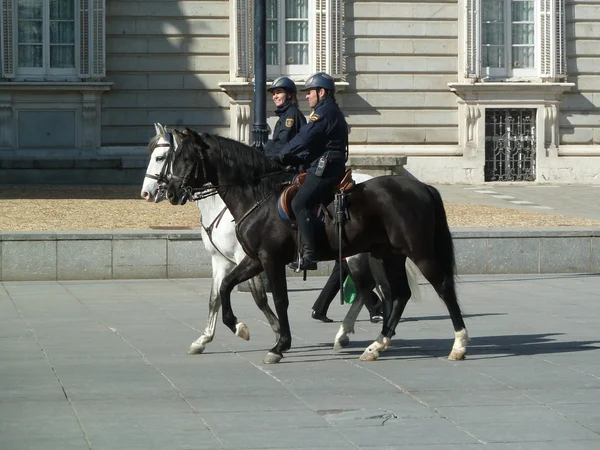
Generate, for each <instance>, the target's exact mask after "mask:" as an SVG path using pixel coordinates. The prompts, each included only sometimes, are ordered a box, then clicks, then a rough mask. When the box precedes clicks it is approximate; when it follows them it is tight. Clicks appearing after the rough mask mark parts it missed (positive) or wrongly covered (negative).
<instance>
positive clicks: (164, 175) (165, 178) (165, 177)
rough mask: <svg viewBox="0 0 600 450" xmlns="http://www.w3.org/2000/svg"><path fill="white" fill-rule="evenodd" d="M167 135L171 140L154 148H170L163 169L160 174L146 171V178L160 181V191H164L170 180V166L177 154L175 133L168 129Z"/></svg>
mask: <svg viewBox="0 0 600 450" xmlns="http://www.w3.org/2000/svg"><path fill="white" fill-rule="evenodd" d="M166 133H167V136H168V137H169V142H168V143H166V144H157V145H156V146H155V147H154V148H155V149H156V148H165V147H168V148H169V150H167V155H166V156H165V163H164V164H163V166H162V169H161V170H160V173H159V174H156V175H155V174H151V173H146V175H145V176H146V178H150V179H151V180H156V182H157V183H158V190H159V192H164V190H165V188H166V186H167V183H168V182H169V174H168V170H169V169H168V167H169V165H170V163H171V160H172V159H173V155H174V154H175V146H174V145H173V141H174V140H173V133H171V132H170V131H167V132H166Z"/></svg>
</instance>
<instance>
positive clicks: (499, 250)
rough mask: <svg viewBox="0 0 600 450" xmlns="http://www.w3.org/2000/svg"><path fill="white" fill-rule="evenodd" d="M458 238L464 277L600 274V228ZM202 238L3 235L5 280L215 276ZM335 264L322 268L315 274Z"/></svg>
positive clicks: (475, 232)
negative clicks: (474, 275)
mask: <svg viewBox="0 0 600 450" xmlns="http://www.w3.org/2000/svg"><path fill="white" fill-rule="evenodd" d="M452 235H453V238H454V247H455V254H456V265H457V273H458V274H459V275H466V274H544V273H597V272H600V229H597V228H568V229H565V228H459V229H454V230H452ZM201 240H202V238H201V235H200V231H196V230H190V231H187V230H186V231H183V230H182V231H156V230H153V231H145V230H142V231H136V230H124V231H113V230H110V231H106V232H104V231H96V232H93V231H85V232H67V231H66V232H27V233H11V232H3V233H0V281H57V280H110V279H152V278H155V279H158V278H210V277H211V276H212V269H211V262H210V261H211V259H210V255H209V254H208V252H207V251H206V249H205V248H204V245H202V243H201V242H200V241H201ZM332 267H333V263H331V262H328V263H324V264H319V270H318V271H317V273H316V274H317V275H329V273H330V271H331V269H332ZM288 275H290V276H291V275H293V274H292V273H291V272H289V273H288Z"/></svg>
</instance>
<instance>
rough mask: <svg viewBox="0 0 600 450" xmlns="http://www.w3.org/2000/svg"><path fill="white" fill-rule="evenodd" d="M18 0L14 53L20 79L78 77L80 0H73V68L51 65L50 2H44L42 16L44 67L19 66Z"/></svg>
mask: <svg viewBox="0 0 600 450" xmlns="http://www.w3.org/2000/svg"><path fill="white" fill-rule="evenodd" d="M17 3H18V0H13V17H12V20H13V23H14V24H15V25H16V26H15V27H14V32H13V33H14V36H13V42H14V44H13V45H14V55H15V61H14V64H15V76H16V77H17V78H19V79H25V78H27V79H31V78H43V79H56V78H61V79H64V78H65V77H67V78H69V77H70V78H78V74H79V67H80V62H79V55H80V53H81V52H80V43H79V40H80V39H79V35H80V32H81V30H80V14H79V2H78V1H77V0H73V6H74V12H73V15H74V18H73V21H74V31H73V32H74V37H75V40H74V50H73V51H74V61H75V66H74V67H72V68H68V69H66V68H52V67H50V22H51V20H50V2H48V1H44V2H43V8H44V10H43V11H44V12H43V18H42V47H43V67H21V66H19V36H18V34H19V18H18V13H19V11H18V6H17Z"/></svg>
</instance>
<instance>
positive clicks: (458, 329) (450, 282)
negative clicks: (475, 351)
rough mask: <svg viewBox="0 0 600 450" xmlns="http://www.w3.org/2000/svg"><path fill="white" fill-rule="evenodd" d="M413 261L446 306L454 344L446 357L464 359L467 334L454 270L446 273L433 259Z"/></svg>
mask: <svg viewBox="0 0 600 450" xmlns="http://www.w3.org/2000/svg"><path fill="white" fill-rule="evenodd" d="M415 263H416V265H417V267H418V268H419V269H420V270H421V273H423V276H424V277H425V278H426V279H427V281H429V282H430V283H431V285H432V286H433V288H434V289H435V291H436V292H437V294H438V295H439V296H440V298H441V299H442V301H443V302H444V304H445V305H446V308H448V313H449V314H450V319H451V320H452V326H453V327H454V344H453V346H452V351H451V352H450V355H449V356H448V359H450V360H462V359H465V355H466V354H467V342H468V340H469V334H468V333H467V328H466V327H465V322H464V320H463V317H462V313H461V311H460V306H459V304H458V299H457V297H456V287H455V285H454V272H453V271H452V272H450V273H448V271H445V270H444V268H443V266H442V264H440V263H439V262H438V261H436V260H434V259H424V260H420V261H416V262H415Z"/></svg>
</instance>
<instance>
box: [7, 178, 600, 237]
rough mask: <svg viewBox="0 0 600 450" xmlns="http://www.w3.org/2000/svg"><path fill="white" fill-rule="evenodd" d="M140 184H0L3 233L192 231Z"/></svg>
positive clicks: (481, 213) (531, 223)
mask: <svg viewBox="0 0 600 450" xmlns="http://www.w3.org/2000/svg"><path fill="white" fill-rule="evenodd" d="M139 195H140V188H139V187H138V186H57V185H51V186H45V185H26V186H19V185H0V232H1V231H4V232H6V231H74V230H107V229H129V230H131V229H136V230H143V229H195V228H198V227H200V214H199V212H198V208H197V207H196V205H195V204H194V203H188V204H186V205H184V206H172V205H170V204H168V203H167V202H162V203H158V204H154V203H147V202H145V201H143V200H141V199H140V197H139ZM445 206H446V213H447V215H448V222H449V223H450V226H451V227H588V226H595V227H598V226H600V221H598V220H588V219H580V218H575V217H568V216H561V215H556V214H550V213H541V212H540V213H538V212H528V211H522V210H517V209H508V208H495V207H489V206H477V205H467V204H459V203H451V202H447V203H446V205H445Z"/></svg>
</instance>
